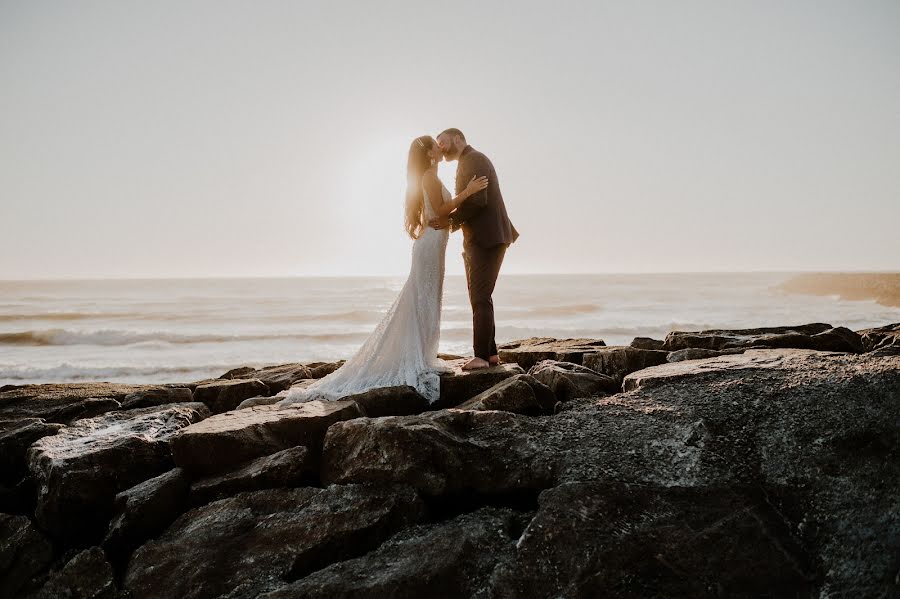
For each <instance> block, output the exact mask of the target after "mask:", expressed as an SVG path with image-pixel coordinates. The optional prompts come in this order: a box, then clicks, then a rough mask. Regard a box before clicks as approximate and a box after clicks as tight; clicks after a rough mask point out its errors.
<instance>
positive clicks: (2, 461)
mask: <svg viewBox="0 0 900 599" xmlns="http://www.w3.org/2000/svg"><path fill="white" fill-rule="evenodd" d="M62 428H63V425H62V424H57V423H55V422H50V423H48V422H45V421H44V419H43V418H22V419H19V420H0V481H4V482H14V481H18V480H19V479H21V478H22V477H23V476H24V475H25V474H26V473H27V471H28V468H27V466H26V464H25V450H26V449H28V447H29V446H30V445H31V444H32V443H34V442H35V441H37V440H38V439H40V438H41V437H46V436H48V435H55V434H56V433H57V432H59V430H60V429H62Z"/></svg>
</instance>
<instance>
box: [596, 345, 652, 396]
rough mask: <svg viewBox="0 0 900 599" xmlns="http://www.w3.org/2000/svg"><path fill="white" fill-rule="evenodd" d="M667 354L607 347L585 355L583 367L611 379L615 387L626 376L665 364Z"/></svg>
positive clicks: (632, 348) (649, 350)
mask: <svg viewBox="0 0 900 599" xmlns="http://www.w3.org/2000/svg"><path fill="white" fill-rule="evenodd" d="M667 356H668V352H665V351H659V350H655V349H638V348H636V347H621V346H616V347H608V348H602V349H599V350H597V351H596V352H594V353H590V354H585V356H584V365H585V366H587V367H588V368H590V369H591V370H594V371H596V372H599V373H602V374H605V375H607V376H610V377H612V378H613V379H615V381H616V386H617V387H618V386H619V385H621V384H622V379H623V378H625V375H626V374H629V373H631V372H635V371H636V370H643V369H644V368H649V367H650V366H656V365H658V364H665V363H666V357H667Z"/></svg>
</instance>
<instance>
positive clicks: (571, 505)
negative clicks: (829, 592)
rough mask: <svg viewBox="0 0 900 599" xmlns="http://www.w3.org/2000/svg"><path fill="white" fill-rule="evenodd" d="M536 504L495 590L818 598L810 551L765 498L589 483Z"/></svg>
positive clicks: (502, 593)
mask: <svg viewBox="0 0 900 599" xmlns="http://www.w3.org/2000/svg"><path fill="white" fill-rule="evenodd" d="M539 504H540V508H539V509H538V512H537V514H536V516H535V517H534V519H532V520H531V522H530V523H529V524H528V527H527V528H526V529H525V531H524V533H523V534H522V536H521V537H520V538H519V539H518V542H517V543H516V552H515V554H514V557H513V559H512V560H509V559H507V560H503V561H501V562H500V563H499V565H498V569H497V572H496V573H495V575H494V578H493V580H492V583H493V588H492V590H493V591H494V593H493V594H492V595H491V596H493V597H498V598H503V599H512V598H523V599H524V598H530V597H585V598H587V597H610V598H622V599H625V598H628V599H630V598H633V597H710V598H713V597H746V598H748V599H749V598H750V597H760V596H766V597H769V596H778V597H808V596H813V595H814V591H815V586H814V584H813V576H812V573H813V567H812V565H811V564H810V563H809V556H808V555H807V554H806V553H805V552H804V550H803V549H802V547H801V546H800V545H799V544H798V543H797V541H796V539H795V538H794V535H793V531H791V530H790V529H789V528H787V527H786V526H785V524H784V522H783V521H782V520H781V516H780V514H778V513H777V512H776V511H775V510H773V509H772V508H771V507H769V506H768V505H767V504H766V502H765V500H764V499H763V498H754V497H752V495H748V494H742V493H739V492H736V491H734V490H732V489H728V488H725V489H720V488H715V487H693V488H691V487H688V488H684V487H646V486H643V485H627V484H623V483H619V482H615V481H603V482H593V481H592V482H572V483H565V484H562V485H560V486H558V487H555V488H553V489H549V490H547V491H544V492H543V493H541V496H540V498H539ZM773 591H774V594H773Z"/></svg>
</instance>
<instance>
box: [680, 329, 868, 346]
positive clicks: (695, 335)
mask: <svg viewBox="0 0 900 599" xmlns="http://www.w3.org/2000/svg"><path fill="white" fill-rule="evenodd" d="M687 347H698V348H701V349H732V348H741V347H742V348H751V347H767V348H797V349H816V350H820V351H845V352H857V350H861V349H862V342H861V340H860V339H859V336H858V335H857V334H856V333H854V332H853V331H850V330H849V329H845V328H843V327H839V328H838V329H835V328H834V327H832V326H831V325H830V324H824V323H812V324H804V325H797V326H785V327H763V328H757V329H734V330H726V329H712V330H707V331H694V332H686V331H673V332H671V333H669V334H668V335H667V336H666V341H665V349H666V350H668V351H675V350H678V349H685V348H687ZM857 353H858V352H857Z"/></svg>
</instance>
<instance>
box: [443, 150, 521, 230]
mask: <svg viewBox="0 0 900 599" xmlns="http://www.w3.org/2000/svg"><path fill="white" fill-rule="evenodd" d="M473 175H475V176H478V177H481V176H485V177H487V178H488V186H487V188H485V189H482V190H481V191H479V192H477V193H475V194H474V195H472V196H469V197H468V198H466V199H465V201H464V202H463V203H462V204H460V205H459V207H458V208H457V209H456V211H455V212H453V214H451V215H450V228H451V231H457V230H458V229H460V228H462V230H463V243H465V244H475V245H478V246H481V247H485V248H488V247H493V246H495V245H498V244H501V243H503V244H507V245H508V244H510V243H512V242H514V241H515V240H516V239H517V238H518V237H519V232H518V231H516V228H515V227H513V225H512V223H511V222H510V220H509V216H507V214H506V205H505V204H504V203H503V195H502V194H501V193H500V182H499V181H498V180H497V173H496V171H494V165H493V164H491V161H490V160H488V157H487V156H485V155H484V154H482V153H481V152H479V151H477V150H476V149H475V148H473V147H472V146H466V147H465V148H464V149H463V151H462V154H460V157H459V165H458V166H457V168H456V193H457V195H458V194H459V193H461V192H462V190H464V189H465V188H466V185H468V184H469V181H470V180H471V179H472V176H473Z"/></svg>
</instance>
